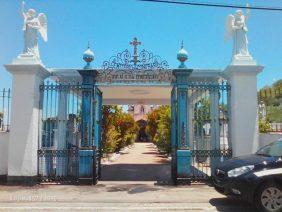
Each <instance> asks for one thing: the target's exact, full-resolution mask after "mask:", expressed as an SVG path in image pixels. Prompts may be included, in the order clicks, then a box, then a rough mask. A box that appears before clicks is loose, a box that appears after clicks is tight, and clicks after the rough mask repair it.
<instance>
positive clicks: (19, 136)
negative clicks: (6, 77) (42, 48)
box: [5, 63, 49, 183]
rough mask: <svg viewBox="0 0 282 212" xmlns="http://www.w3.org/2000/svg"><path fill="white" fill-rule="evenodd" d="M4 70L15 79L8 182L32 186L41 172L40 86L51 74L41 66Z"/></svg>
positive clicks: (34, 65)
mask: <svg viewBox="0 0 282 212" xmlns="http://www.w3.org/2000/svg"><path fill="white" fill-rule="evenodd" d="M5 67H6V69H7V70H8V71H9V72H10V73H11V74H12V76H13V87H12V108H11V131H10V139H9V151H8V154H9V156H8V182H9V183H30V182H32V181H33V180H34V179H35V177H36V176H37V169H38V160H37V150H38V137H39V127H38V125H39V118H40V117H39V112H40V108H39V99H40V91H39V86H40V84H41V83H42V81H43V79H44V78H45V77H47V76H48V75H49V72H48V70H46V69H45V68H44V67H43V65H41V64H40V63H37V64H10V65H5Z"/></svg>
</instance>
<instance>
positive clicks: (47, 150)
mask: <svg viewBox="0 0 282 212" xmlns="http://www.w3.org/2000/svg"><path fill="white" fill-rule="evenodd" d="M40 93H41V101H40V106H41V113H40V116H41V122H40V123H39V127H40V129H41V131H40V132H41V133H40V135H39V138H40V139H39V144H38V145H39V150H38V166H39V167H38V176H39V178H40V180H41V181H43V182H60V183H79V182H80V181H81V180H87V181H88V183H89V182H90V183H92V184H96V183H97V182H98V178H99V172H100V171H99V170H100V142H101V140H100V136H101V124H100V123H101V118H102V116H101V107H102V93H101V91H100V90H99V89H98V88H97V87H96V86H93V85H92V86H85V85H83V84H72V83H69V84H58V83H48V82H47V84H43V85H41V86H40ZM85 94H86V95H88V94H90V95H91V98H90V103H91V105H92V106H91V108H90V111H91V112H90V113H88V112H89V111H88V110H84V112H83V107H88V106H89V105H85V102H84V101H85V100H84V99H83V97H84V95H85ZM86 113H87V114H86ZM84 115H85V116H88V118H89V119H90V120H92V122H91V123H92V125H91V126H90V128H87V127H85V126H84V124H83V123H82V119H83V116H84ZM83 127H84V128H83ZM83 133H84V134H83ZM88 135H89V136H88ZM86 137H87V138H90V140H87V139H85V138H86Z"/></svg>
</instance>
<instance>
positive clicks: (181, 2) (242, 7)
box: [139, 0, 282, 11]
mask: <svg viewBox="0 0 282 212" xmlns="http://www.w3.org/2000/svg"><path fill="white" fill-rule="evenodd" d="M139 1H146V2H156V3H167V4H182V5H191V6H204V7H221V8H237V9H252V10H269V11H282V8H281V7H263V6H243V5H235V4H219V3H203V2H191V1H190V2H189V1H185V2H183V1H170V0H139Z"/></svg>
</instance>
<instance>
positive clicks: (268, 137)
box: [259, 133, 282, 147]
mask: <svg viewBox="0 0 282 212" xmlns="http://www.w3.org/2000/svg"><path fill="white" fill-rule="evenodd" d="M280 138H281V139H282V133H260V134H259V147H263V146H265V145H268V144H270V143H272V142H273V141H277V140H278V139H280Z"/></svg>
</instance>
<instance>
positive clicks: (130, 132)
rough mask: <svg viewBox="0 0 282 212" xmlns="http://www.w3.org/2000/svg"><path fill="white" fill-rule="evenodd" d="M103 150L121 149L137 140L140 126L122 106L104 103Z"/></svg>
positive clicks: (116, 150)
mask: <svg viewBox="0 0 282 212" xmlns="http://www.w3.org/2000/svg"><path fill="white" fill-rule="evenodd" d="M102 112H103V119H102V129H103V131H102V150H103V152H104V153H113V152H118V151H120V150H121V149H122V148H123V147H125V146H128V145H130V144H132V143H133V142H134V141H135V138H136V134H137V132H138V126H137V124H136V123H135V121H134V119H133V118H132V116H130V115H129V114H127V113H125V112H123V111H122V108H121V107H120V106H110V105H104V106H103V108H102Z"/></svg>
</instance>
